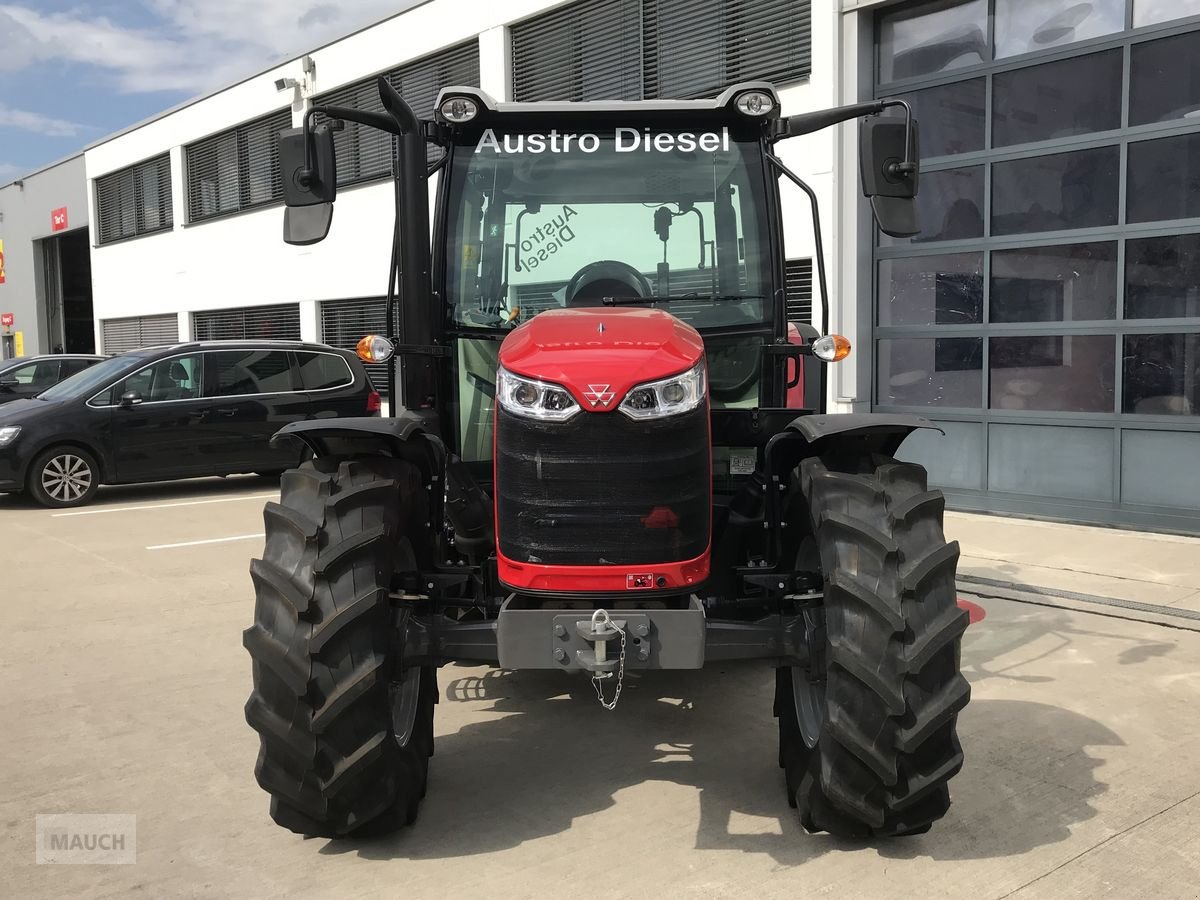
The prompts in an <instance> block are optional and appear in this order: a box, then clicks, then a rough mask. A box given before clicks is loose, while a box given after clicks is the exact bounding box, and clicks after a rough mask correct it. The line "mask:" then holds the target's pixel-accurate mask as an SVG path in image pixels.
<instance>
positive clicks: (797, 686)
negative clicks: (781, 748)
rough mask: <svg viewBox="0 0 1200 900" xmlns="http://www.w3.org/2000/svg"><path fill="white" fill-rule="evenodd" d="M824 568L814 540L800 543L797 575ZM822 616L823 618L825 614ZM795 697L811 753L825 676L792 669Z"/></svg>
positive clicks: (822, 712) (821, 720) (817, 737)
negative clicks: (799, 572)
mask: <svg viewBox="0 0 1200 900" xmlns="http://www.w3.org/2000/svg"><path fill="white" fill-rule="evenodd" d="M820 568H821V560H820V554H819V552H818V550H817V543H816V541H814V540H813V539H812V538H811V537H806V538H804V540H802V541H801V542H800V549H799V550H798V551H797V552H796V570H797V571H802V572H805V571H816V570H818V569H820ZM820 615H824V610H822V611H821V613H820ZM792 696H793V697H794V698H795V703H796V720H797V722H798V724H799V725H800V737H801V738H803V739H804V746H806V747H808V749H810V750H811V749H812V748H813V747H815V746H817V741H819V740H820V738H821V727H822V725H823V724H824V722H825V673H824V672H810V671H809V670H808V669H802V668H800V667H799V666H793V667H792Z"/></svg>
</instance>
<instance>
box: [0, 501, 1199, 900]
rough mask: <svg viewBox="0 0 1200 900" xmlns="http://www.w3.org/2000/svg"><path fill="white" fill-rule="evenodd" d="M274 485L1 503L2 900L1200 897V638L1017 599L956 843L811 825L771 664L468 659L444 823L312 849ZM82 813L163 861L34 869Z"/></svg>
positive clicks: (448, 731) (974, 673)
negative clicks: (301, 786)
mask: <svg viewBox="0 0 1200 900" xmlns="http://www.w3.org/2000/svg"><path fill="white" fill-rule="evenodd" d="M273 487H274V486H273V485H272V484H271V483H269V482H265V481H262V480H260V479H252V478H247V479H230V480H228V481H226V482H217V481H203V482H191V483H183V484H175V485H166V486H153V487H139V488H123V489H110V490H106V491H103V492H102V493H101V494H100V497H99V502H98V503H96V504H95V505H94V506H91V507H87V508H86V509H84V510H80V511H78V512H75V513H72V514H66V515H64V514H61V513H59V514H55V513H52V512H49V511H46V510H41V509H38V508H35V507H33V506H30V505H28V504H27V503H23V502H21V501H18V500H15V499H13V498H4V497H0V535H2V536H3V537H2V541H3V543H2V545H0V546H2V547H3V562H2V563H0V565H2V574H0V578H2V580H0V598H2V599H3V605H2V609H3V613H4V616H5V618H6V621H7V626H6V627H5V629H4V633H5V634H7V635H8V638H7V639H6V640H5V641H4V644H3V650H2V651H0V677H2V679H3V684H4V685H5V686H6V690H5V691H4V692H3V694H2V695H0V722H2V723H3V724H2V726H0V731H2V733H3V740H2V741H0V772H2V773H3V776H4V781H5V786H6V789H5V790H4V792H3V797H2V798H0V822H3V823H4V828H3V831H2V833H0V873H2V876H0V877H2V881H0V895H2V896H11V897H21V898H25V897H59V896H84V897H110V896H121V897H125V896H144V897H154V898H158V897H167V896H178V895H184V896H198V897H265V896H288V897H310V896H311V897H317V896H330V897H338V898H348V897H360V896H405V897H414V898H422V897H476V896H481V895H484V894H486V895H488V896H495V897H542V896H547V895H551V894H553V895H556V896H561V897H566V896H582V895H587V896H595V897H610V896H656V895H657V896H665V897H724V896H747V897H751V896H753V897H788V898H795V897H808V896H826V895H834V896H841V897H967V898H971V900H985V898H1001V897H1020V898H1028V897H1086V898H1094V897H1100V896H1112V897H1118V898H1122V900H1124V898H1134V897H1153V898H1176V897H1195V896H1200V887H1198V886H1200V841H1198V839H1197V835H1198V833H1200V715H1198V714H1197V709H1198V708H1200V633H1197V632H1196V631H1192V630H1182V629H1179V628H1171V627H1164V626H1162V625H1159V624H1149V623H1145V622H1137V621H1127V620H1125V619H1118V618H1112V617H1109V616H1106V615H1100V614H1097V612H1094V611H1077V610H1070V609H1059V608H1053V607H1046V606H1036V605H1029V604H1026V603H1020V602H1012V601H1009V600H999V599H985V600H980V601H978V602H980V603H981V605H982V606H983V607H984V608H985V610H986V613H987V617H986V618H985V619H984V620H983V621H982V622H979V623H976V624H974V625H972V626H971V628H970V629H969V630H968V633H967V636H966V638H965V640H964V646H963V667H964V670H965V671H966V673H967V675H968V677H969V678H970V680H971V682H972V685H973V690H974V696H973V700H972V703H971V705H970V706H969V707H968V708H967V709H966V711H965V712H964V713H963V714H962V716H961V718H960V725H959V733H960V736H961V738H962V743H963V746H964V748H965V751H966V755H967V763H966V768H965V769H964V771H963V773H962V774H961V775H960V776H959V777H958V778H957V779H955V781H954V783H953V790H954V806H953V807H952V808H951V811H950V814H949V816H948V817H947V818H946V819H945V820H944V821H943V822H942V823H940V824H939V825H937V826H935V827H934V830H933V831H932V832H931V833H929V834H928V835H925V836H922V837H917V838H910V839H905V840H900V841H895V842H890V843H879V844H877V845H866V844H861V843H854V842H847V841H839V840H834V839H831V838H829V837H825V836H808V835H806V834H805V833H804V832H803V830H802V829H801V828H800V826H799V824H798V823H797V821H796V819H795V814H794V811H792V810H791V809H789V808H788V806H787V803H786V800H785V797H784V792H783V777H782V773H781V772H780V770H779V769H778V768H777V767H776V763H775V753H776V747H775V722H774V720H773V719H772V717H771V690H772V683H771V682H772V675H771V673H770V672H769V671H768V670H765V669H761V668H756V667H726V668H715V669H710V670H705V671H704V672H702V673H698V674H685V673H678V674H660V675H657V676H650V675H648V676H646V677H643V678H639V679H637V680H636V681H633V682H631V683H629V684H627V690H626V692H625V694H624V695H623V697H622V700H621V705H620V707H619V708H618V709H617V711H616V712H615V713H608V712H605V711H604V710H602V709H601V708H600V707H599V706H598V705H597V703H596V702H595V699H594V696H593V695H592V693H591V688H590V685H589V684H588V683H587V682H586V681H584V680H582V679H571V678H568V677H565V676H563V675H561V674H559V673H545V674H539V673H519V674H509V673H500V672H496V671H489V670H487V669H484V668H464V667H447V668H446V669H444V670H442V672H441V680H440V687H441V703H440V705H439V707H438V710H437V735H438V744H437V754H436V756H435V757H434V759H433V769H432V775H431V783H430V788H429V795H428V797H427V798H426V801H425V805H424V807H423V809H422V814H421V818H420V820H419V821H418V823H417V825H416V826H415V827H414V828H412V829H409V830H407V831H405V832H403V833H402V834H400V835H399V836H396V837H393V838H390V839H386V840H377V841H373V842H368V843H350V842H330V841H325V840H303V839H301V838H299V837H297V836H295V835H292V834H290V833H288V832H285V831H283V830H281V829H279V828H277V827H275V826H274V825H273V824H272V823H271V822H270V820H269V819H268V817H267V797H266V795H265V794H264V793H263V792H262V791H261V790H259V788H258V787H257V785H256V784H255V783H254V779H253V775H252V767H253V764H254V758H255V754H256V752H257V744H258V741H257V736H256V735H255V734H254V733H253V732H252V731H251V730H250V729H249V727H248V726H246V724H245V722H244V721H243V718H242V704H243V702H244V701H245V698H246V696H247V693H248V691H249V685H250V664H249V658H248V657H247V655H246V653H245V651H244V650H242V647H241V639H240V632H241V630H242V629H243V628H244V627H245V626H246V625H247V624H248V623H249V621H250V616H251V601H250V593H251V589H250V581H249V578H248V576H247V574H246V566H247V561H248V559H249V558H250V557H251V556H252V555H255V554H257V553H258V552H259V550H260V549H261V540H260V539H259V538H256V537H245V536H246V535H255V534H257V533H258V532H260V531H261V530H262V520H261V515H260V507H261V504H262V502H263V501H264V500H265V499H266V497H267V496H269V495H271V494H272V493H273ZM143 507H144V508H143ZM975 519H978V517H975ZM953 523H954V518H953V517H952V518H951V520H948V525H949V526H951V527H948V531H953ZM960 524H962V530H963V532H964V533H966V534H971V533H972V528H975V529H976V530H977V531H978V533H979V534H980V535H993V536H994V534H995V528H990V527H988V526H987V521H986V520H984V523H983V525H979V524H978V522H976V523H975V524H972V523H971V522H969V521H967V520H966V519H963V520H961V522H960ZM1018 533H1020V534H1025V532H1023V531H1021V532H1018ZM1104 534H1105V535H1109V536H1111V535H1113V534H1117V533H1115V532H1104ZM951 536H952V537H953V536H954V535H953V534H951ZM224 538H234V540H227V541H222V542H219V543H196V544H193V543H190V542H194V541H213V540H215V539H224ZM1073 540H1074V539H1073V538H1068V539H1067V542H1068V543H1071V542H1072V541H1073ZM1175 540H1177V541H1180V540H1181V539H1175ZM978 543H979V544H980V545H981V546H980V547H978V548H974V547H973V546H968V544H967V542H966V541H965V540H964V552H965V553H966V554H971V553H972V552H975V553H978V556H979V558H980V559H984V560H986V559H993V560H994V559H1000V558H1001V557H1002V556H1003V553H1001V551H1000V550H997V549H996V548H995V547H983V546H982V544H983V543H984V540H983V538H982V537H980V538H979V539H978ZM1035 543H1036V542H1035ZM1042 543H1044V540H1043V542H1042ZM174 544H185V546H165V547H164V546H163V545H174ZM149 547H162V549H147V548H149ZM1002 549H1003V548H1001V550H1002ZM1198 549H1200V542H1193V543H1190V544H1189V543H1187V542H1186V541H1182V542H1181V543H1179V544H1178V545H1177V547H1176V550H1177V552H1179V553H1183V554H1191V556H1190V559H1191V560H1192V561H1191V562H1190V565H1192V566H1193V567H1195V566H1198V565H1200V553H1198V552H1197V550H1198ZM998 554H999V555H998ZM1017 556H1019V554H1017ZM1013 558H1016V557H1013ZM1008 562H1012V559H1009V560H1008ZM1006 564H1007V563H1006ZM1076 564H1077V563H1076ZM981 565H982V563H981ZM1098 612H1106V611H1105V610H1103V609H1100V610H1098ZM1109 612H1111V610H1109ZM1178 624H1182V625H1185V626H1187V627H1188V628H1198V627H1200V623H1197V622H1195V621H1191V622H1188V621H1182V620H1181V621H1180V622H1179V623H1178ZM57 812H94V813H133V814H136V816H137V826H138V832H137V864H136V865H131V866H47V865H43V866H37V865H35V864H34V816H35V815H36V814H39V813H57Z"/></svg>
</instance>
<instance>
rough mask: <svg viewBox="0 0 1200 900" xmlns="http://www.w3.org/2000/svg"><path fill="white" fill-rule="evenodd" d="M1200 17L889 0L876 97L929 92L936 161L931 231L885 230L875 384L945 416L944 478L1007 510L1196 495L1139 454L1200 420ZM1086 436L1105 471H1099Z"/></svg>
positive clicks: (1145, 9)
mask: <svg viewBox="0 0 1200 900" xmlns="http://www.w3.org/2000/svg"><path fill="white" fill-rule="evenodd" d="M1197 15H1200V0H1196V2H1182V0H1172V2H1159V0H1095V2H1092V3H1074V2H1073V0H935V2H926V3H919V4H909V5H906V6H902V7H900V8H898V9H894V10H893V9H888V10H884V11H881V12H879V13H877V14H876V24H877V29H876V40H877V48H876V49H877V55H876V84H875V96H876V97H890V96H901V97H903V98H905V99H906V100H908V101H909V102H910V103H911V104H912V106H913V111H914V114H915V115H916V117H917V119H918V120H919V122H920V125H921V144H922V151H923V153H922V155H923V160H922V166H923V170H922V173H921V183H920V190H919V193H918V196H917V211H918V216H919V223H920V225H921V228H922V230H921V232H920V234H918V235H916V236H915V237H913V238H911V239H895V238H890V237H888V236H886V235H882V234H879V235H878V236H877V241H876V249H875V273H874V274H875V327H874V338H875V346H874V350H875V359H876V369H875V375H876V378H875V398H874V399H875V403H876V404H877V405H878V406H880V407H883V408H886V409H891V408H898V409H897V411H900V410H906V409H907V410H911V411H918V410H919V411H921V412H922V413H923V414H925V415H927V416H931V417H936V418H939V419H940V420H941V424H942V425H944V426H946V430H947V434H948V435H949V436H948V437H947V438H946V439H945V440H944V441H942V445H943V446H944V449H942V450H938V451H936V452H934V451H932V450H929V446H931V445H929V446H926V451H928V452H929V453H930V454H932V455H931V456H929V457H926V458H923V459H922V460H921V461H922V462H926V463H927V464H929V465H930V469H931V480H932V481H934V482H935V483H940V484H943V485H946V486H949V487H958V488H964V489H966V488H969V489H972V490H979V489H984V490H992V491H993V492H1001V493H1002V494H1003V495H1005V496H1006V500H1005V502H1009V500H1010V499H1011V498H1012V496H1013V495H1019V494H1022V493H1026V494H1028V495H1029V496H1028V497H1027V498H1026V499H1025V500H1023V501H1021V502H1025V503H1027V504H1028V506H1025V507H1023V506H1021V505H1019V503H1018V501H1017V500H1011V502H1012V505H1011V506H1009V507H1008V508H1010V509H1016V510H1023V509H1027V510H1028V511H1031V512H1038V511H1040V510H1041V509H1042V508H1043V507H1044V506H1045V505H1046V504H1047V503H1053V502H1059V501H1061V502H1063V503H1066V502H1067V501H1068V500H1070V499H1071V498H1075V499H1089V500H1097V501H1102V502H1104V503H1106V504H1108V506H1107V512H1105V513H1097V514H1096V518H1097V520H1099V521H1122V520H1123V519H1122V516H1123V515H1124V514H1125V513H1124V508H1125V507H1124V504H1129V503H1139V502H1145V501H1144V500H1140V499H1138V498H1143V497H1146V496H1149V495H1151V494H1153V495H1154V496H1156V497H1158V498H1159V499H1158V501H1156V502H1158V504H1159V505H1160V506H1168V507H1174V506H1180V507H1182V505H1184V500H1185V499H1186V498H1181V499H1180V500H1178V502H1177V501H1176V500H1175V498H1174V495H1173V494H1171V493H1170V492H1169V491H1165V490H1159V489H1157V488H1155V489H1151V488H1153V484H1152V482H1153V479H1152V478H1151V479H1149V480H1147V478H1145V477H1143V476H1140V475H1139V476H1137V477H1136V478H1131V477H1130V473H1131V471H1133V469H1132V468H1131V465H1130V464H1128V463H1129V459H1128V458H1126V457H1125V456H1123V454H1125V453H1126V448H1127V447H1140V448H1142V449H1141V450H1139V451H1138V452H1140V453H1142V454H1143V456H1145V454H1148V453H1150V450H1149V449H1147V448H1149V447H1151V445H1153V446H1154V447H1159V446H1161V447H1167V448H1168V449H1169V450H1170V452H1171V453H1177V450H1178V447H1180V446H1183V445H1184V444H1185V443H1187V442H1186V441H1183V432H1184V431H1185V430H1189V429H1190V430H1194V431H1197V432H1200V424H1193V423H1200V418H1197V417H1198V416H1200V406H1198V404H1200V374H1198V373H1200V349H1198V348H1200V119H1198V118H1197V117H1196V115H1195V113H1196V110H1197V109H1200V88H1198V87H1197V85H1200V81H1197V79H1196V78H1194V77H1193V71H1194V69H1195V65H1194V60H1195V57H1196V54H1197V53H1200V21H1198V20H1197V19H1196V18H1195V17H1196V16H1197ZM1185 17H1190V18H1185ZM1172 19H1175V20H1178V21H1168V20H1172ZM1127 22H1132V23H1133V26H1134V29H1135V30H1127V29H1126V27H1125V26H1126V23H1127ZM1143 25H1153V28H1149V29H1141V30H1136V29H1138V28H1139V26H1143ZM1026 56H1028V58H1025V57H1026ZM1155 429H1165V431H1155ZM1039 435H1040V437H1039ZM1155 435H1158V436H1159V437H1162V440H1161V441H1160V440H1159V439H1158V437H1155ZM1147 436H1149V437H1147ZM1187 437H1188V439H1195V438H1197V437H1200V434H1189V435H1187ZM1151 438H1153V440H1151ZM1188 446H1194V440H1193V442H1192V443H1191V444H1188ZM1069 447H1074V448H1076V449H1079V448H1086V450H1087V452H1088V453H1092V454H1093V455H1094V456H1095V457H1096V459H1104V460H1107V464H1106V465H1107V468H1105V466H1104V465H1101V466H1100V468H1099V469H1097V470H1091V471H1090V474H1088V476H1087V477H1088V478H1090V479H1091V480H1090V481H1088V482H1087V484H1083V482H1082V481H1081V480H1080V479H1081V478H1082V477H1083V476H1082V475H1081V472H1084V471H1086V469H1085V467H1083V466H1081V465H1080V463H1079V461H1078V459H1076V458H1074V457H1073V456H1072V452H1073V451H1072V452H1069V451H1068V449H1067V448H1069ZM1048 451H1049V452H1048ZM923 452H924V451H923ZM1156 452H1157V451H1156ZM964 459H965V460H966V463H965V465H966V467H967V469H968V470H969V471H970V472H972V473H977V474H972V475H971V477H970V478H964V477H963V475H962V471H961V470H962V467H963V465H964ZM1135 468H1136V467H1135ZM1156 477H1157V478H1160V479H1162V480H1164V481H1166V480H1170V479H1172V478H1174V479H1176V480H1178V479H1179V478H1180V477H1185V475H1184V473H1181V472H1179V471H1176V472H1173V473H1172V472H1168V471H1162V472H1161V473H1159V474H1158V475H1157V476H1156ZM1037 485H1041V487H1039V488H1037V489H1036V490H1035V486H1037ZM1048 485H1051V486H1052V485H1058V487H1057V488H1054V487H1050V488H1047V487H1046V486H1048ZM1056 491H1057V493H1056ZM1056 498H1057V499H1056ZM1164 498H1166V499H1164ZM1113 500H1116V501H1117V504H1116V506H1115V507H1114V506H1113V504H1112V501H1113ZM988 502H989V503H990V502H991V501H990V500H989V501H988ZM1117 508H1120V509H1121V511H1120V512H1118V513H1114V512H1113V510H1114V509H1117ZM1182 514H1183V513H1181V512H1178V511H1176V512H1175V513H1173V514H1172V515H1182ZM1187 514H1188V515H1190V516H1192V519H1193V520H1194V521H1195V526H1196V528H1197V529H1198V530H1200V514H1197V513H1196V511H1195V510H1194V509H1192V510H1191V511H1190V512H1188V513H1187ZM1142 521H1144V520H1142ZM1190 521H1192V520H1189V522H1190ZM1173 527H1190V525H1189V523H1184V522H1182V521H1178V520H1176V521H1175V525H1174V526H1173Z"/></svg>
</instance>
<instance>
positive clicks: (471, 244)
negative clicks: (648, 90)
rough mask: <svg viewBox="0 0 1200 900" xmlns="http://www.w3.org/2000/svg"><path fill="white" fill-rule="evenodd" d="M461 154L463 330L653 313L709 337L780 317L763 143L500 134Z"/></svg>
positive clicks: (706, 134) (658, 135)
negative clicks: (628, 311)
mask: <svg viewBox="0 0 1200 900" xmlns="http://www.w3.org/2000/svg"><path fill="white" fill-rule="evenodd" d="M453 152H454V154H455V157H454V160H453V165H452V168H451V171H452V173H453V174H452V175H451V183H450V185H449V188H450V198H449V204H448V210H449V221H448V222H447V248H446V253H447V255H446V260H447V272H446V276H447V288H448V295H449V296H448V301H449V305H450V316H451V321H452V322H453V323H454V324H455V325H456V326H457V327H459V328H463V327H465V328H472V327H478V328H489V329H494V328H512V327H515V326H516V325H518V324H520V323H521V322H525V321H528V320H529V319H530V318H532V317H533V316H535V315H537V314H538V313H539V312H542V311H543V310H546V309H550V308H554V307H564V306H603V305H638V304H646V305H649V304H651V303H658V304H664V305H665V304H669V305H665V306H664V308H666V309H668V310H669V311H670V312H671V313H672V314H673V315H675V316H677V317H679V318H680V319H682V320H683V321H685V322H688V323H689V324H691V325H693V326H694V327H696V328H698V329H702V330H703V329H711V328H731V327H732V328H736V327H737V326H754V325H756V324H760V323H763V322H765V321H767V320H768V319H769V317H770V314H771V313H770V309H771V305H770V302H769V295H770V266H769V252H768V242H767V224H766V221H765V212H764V211H765V209H766V203H764V202H762V197H761V194H762V191H763V190H764V178H763V174H762V165H761V159H760V151H759V145H758V143H757V141H756V140H739V139H737V138H736V137H735V136H734V135H732V134H731V133H730V131H729V129H726V128H720V127H718V128H714V129H712V130H709V131H683V130H671V131H656V130H654V129H647V128H645V127H637V128H634V127H613V128H609V129H607V130H598V131H589V132H584V131H574V132H573V131H565V130H564V131H559V130H557V129H551V130H549V131H546V132H531V131H521V132H515V131H504V130H499V129H492V128H488V129H484V130H483V131H482V133H481V134H480V135H479V136H478V138H477V139H475V140H473V141H470V142H467V143H464V144H461V145H459V146H457V147H456V148H455V149H454V151H453Z"/></svg>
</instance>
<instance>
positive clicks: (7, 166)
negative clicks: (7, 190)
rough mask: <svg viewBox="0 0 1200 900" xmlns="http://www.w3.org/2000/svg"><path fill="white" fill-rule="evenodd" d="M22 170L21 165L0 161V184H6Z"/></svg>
mask: <svg viewBox="0 0 1200 900" xmlns="http://www.w3.org/2000/svg"><path fill="white" fill-rule="evenodd" d="M22 171H23V168H22V167H21V166H15V165H13V164H12V163H6V162H0V184H8V183H9V182H10V181H12V180H13V179H14V178H16V177H18V176H19V175H20V174H21V172H22Z"/></svg>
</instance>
